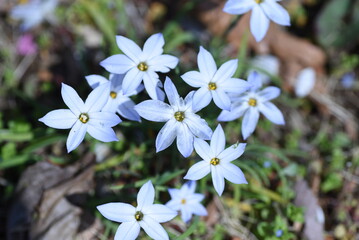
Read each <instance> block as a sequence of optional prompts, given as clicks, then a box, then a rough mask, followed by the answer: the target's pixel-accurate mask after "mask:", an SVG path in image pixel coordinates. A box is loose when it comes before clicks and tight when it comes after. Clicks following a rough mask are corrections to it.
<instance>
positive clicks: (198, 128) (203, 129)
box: [183, 112, 212, 140]
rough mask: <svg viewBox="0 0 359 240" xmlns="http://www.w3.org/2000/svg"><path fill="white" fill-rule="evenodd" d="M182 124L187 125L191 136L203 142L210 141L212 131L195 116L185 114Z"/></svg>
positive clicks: (203, 121) (202, 120)
mask: <svg viewBox="0 0 359 240" xmlns="http://www.w3.org/2000/svg"><path fill="white" fill-rule="evenodd" d="M183 122H184V123H185V124H187V126H188V128H189V129H190V130H191V133H192V136H195V137H198V138H201V139H204V140H209V139H211V136H212V129H211V128H210V127H209V126H208V124H207V122H206V121H205V120H204V119H202V118H200V116H198V115H197V114H195V113H190V112H188V113H187V112H186V117H185V119H184V120H183Z"/></svg>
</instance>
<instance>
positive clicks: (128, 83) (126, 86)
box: [122, 68, 145, 95]
mask: <svg viewBox="0 0 359 240" xmlns="http://www.w3.org/2000/svg"><path fill="white" fill-rule="evenodd" d="M144 74H145V72H143V71H140V70H138V69H137V68H132V69H131V70H130V71H128V72H127V73H126V76H125V78H124V79H123V83H122V91H123V94H124V95H126V94H129V93H132V92H133V91H136V89H137V88H138V86H139V85H140V84H141V81H142V79H143V75H144Z"/></svg>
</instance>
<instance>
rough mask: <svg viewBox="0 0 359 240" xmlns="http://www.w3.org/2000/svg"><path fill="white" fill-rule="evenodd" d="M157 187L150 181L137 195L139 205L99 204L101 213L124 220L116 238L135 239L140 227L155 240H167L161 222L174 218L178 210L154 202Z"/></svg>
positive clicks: (122, 239) (106, 216) (119, 220)
mask: <svg viewBox="0 0 359 240" xmlns="http://www.w3.org/2000/svg"><path fill="white" fill-rule="evenodd" d="M154 199H155V189H154V187H153V185H152V183H151V181H148V182H147V183H145V184H144V185H143V186H142V187H141V189H140V191H139V192H138V195H137V207H134V206H132V205H130V204H128V203H121V202H117V203H107V204H103V205H100V206H97V209H98V210H99V211H100V213H101V214H102V215H103V216H104V217H105V218H107V219H109V220H111V221H115V222H122V224H121V225H120V226H119V227H118V229H117V231H116V235H115V240H134V239H136V237H137V236H138V234H139V233H140V228H141V227H142V228H143V230H145V232H146V233H147V234H148V236H150V237H151V238H153V239H155V240H167V239H169V238H168V234H167V232H166V230H165V229H164V228H163V227H162V226H161V224H160V223H163V222H168V221H170V220H171V219H173V218H174V217H175V216H176V215H177V212H176V211H174V210H172V209H170V208H168V207H166V206H165V205H162V204H153V201H154Z"/></svg>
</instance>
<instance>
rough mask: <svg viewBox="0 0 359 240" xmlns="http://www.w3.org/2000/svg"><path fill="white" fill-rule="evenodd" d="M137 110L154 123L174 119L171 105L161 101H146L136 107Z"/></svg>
mask: <svg viewBox="0 0 359 240" xmlns="http://www.w3.org/2000/svg"><path fill="white" fill-rule="evenodd" d="M135 110H136V111H137V112H138V114H140V116H141V117H143V118H144V119H147V120H150V121H154V122H167V121H168V120H169V119H171V118H173V115H172V113H173V110H172V107H171V106H170V105H168V104H167V103H164V102H162V101H159V100H146V101H143V102H141V103H139V104H137V105H136V106H135Z"/></svg>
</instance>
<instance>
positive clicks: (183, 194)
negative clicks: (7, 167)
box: [166, 181, 207, 222]
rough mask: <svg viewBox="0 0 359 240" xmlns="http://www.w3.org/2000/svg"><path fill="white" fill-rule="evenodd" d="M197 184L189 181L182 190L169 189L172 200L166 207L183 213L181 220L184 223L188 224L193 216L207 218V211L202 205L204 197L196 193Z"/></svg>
mask: <svg viewBox="0 0 359 240" xmlns="http://www.w3.org/2000/svg"><path fill="white" fill-rule="evenodd" d="M195 190H196V182H195V181H189V182H186V183H185V184H183V186H182V187H181V189H175V188H169V189H168V192H169V194H170V195H171V200H170V201H169V202H167V203H166V206H167V207H169V208H171V209H173V210H175V211H180V212H181V218H182V220H183V221H184V222H188V221H189V220H191V218H192V214H194V215H198V216H207V210H206V208H204V207H203V205H202V204H201V203H200V202H201V201H202V200H203V199H204V195H203V194H200V193H195V192H194V191H195Z"/></svg>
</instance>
